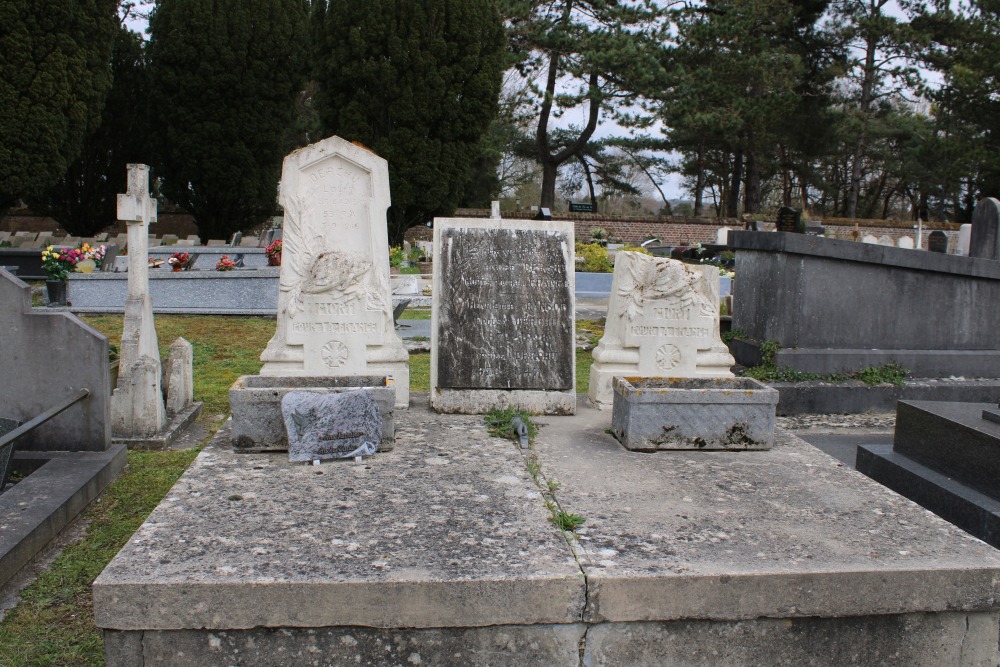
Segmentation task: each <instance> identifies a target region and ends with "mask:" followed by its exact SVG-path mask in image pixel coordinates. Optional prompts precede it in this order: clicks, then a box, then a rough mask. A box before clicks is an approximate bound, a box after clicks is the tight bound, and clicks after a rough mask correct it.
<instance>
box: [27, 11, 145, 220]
mask: <svg viewBox="0 0 1000 667" xmlns="http://www.w3.org/2000/svg"><path fill="white" fill-rule="evenodd" d="M111 73H112V75H113V78H114V84H113V85H112V86H111V90H110V92H108V95H107V98H106V100H105V104H104V111H103V112H102V114H101V121H100V125H99V126H98V127H97V129H96V130H95V131H94V132H93V133H92V134H91V135H90V136H89V137H87V139H86V140H85V141H84V144H83V149H82V151H81V153H80V157H78V158H77V159H76V160H74V161H73V162H72V163H71V164H70V166H69V169H67V171H66V173H65V174H63V176H62V178H60V179H59V181H58V182H57V183H56V184H55V185H54V186H53V187H51V188H49V189H48V190H47V191H46V192H45V193H44V195H42V196H39V197H30V198H29V199H28V203H29V205H30V206H31V209H32V210H33V211H34V212H35V213H38V214H40V215H46V216H48V217H50V218H53V219H54V220H55V221H56V222H58V223H59V224H60V225H61V226H62V227H63V229H65V230H66V231H67V232H69V233H70V234H72V235H74V236H93V235H94V234H97V233H98V232H100V231H101V230H102V229H104V228H105V227H108V226H109V225H112V224H114V222H115V220H117V218H118V215H117V208H118V207H117V195H118V193H120V192H125V188H126V187H127V183H126V180H127V179H126V177H127V165H128V163H130V162H142V163H146V164H148V163H149V162H150V156H149V152H148V142H147V141H146V139H147V137H148V134H149V133H148V131H147V124H146V121H147V118H146V95H147V93H148V86H147V84H146V72H145V66H144V61H143V52H142V38H141V37H140V36H139V35H137V34H135V33H133V32H132V31H130V30H129V29H128V28H126V27H124V26H122V27H120V28H119V29H118V34H117V37H116V39H115V44H114V49H113V50H112V56H111Z"/></svg>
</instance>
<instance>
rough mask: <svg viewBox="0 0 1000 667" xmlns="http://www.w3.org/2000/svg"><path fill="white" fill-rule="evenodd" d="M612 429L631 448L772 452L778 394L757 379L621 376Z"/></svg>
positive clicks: (616, 392)
mask: <svg viewBox="0 0 1000 667" xmlns="http://www.w3.org/2000/svg"><path fill="white" fill-rule="evenodd" d="M612 384H613V387H614V403H613V407H612V415H611V430H612V431H613V433H614V436H615V437H616V438H618V441H619V442H621V443H622V445H624V447H625V448H626V449H630V450H635V451H656V450H660V449H732V450H739V449H770V448H771V444H772V442H773V441H774V412H775V407H776V406H777V404H778V392H777V391H776V390H774V389H771V388H769V387H767V386H766V385H763V384H761V383H760V382H758V381H756V380H754V379H752V378H662V377H660V378H657V377H653V378H648V377H646V378H643V377H616V378H614V380H613V382H612Z"/></svg>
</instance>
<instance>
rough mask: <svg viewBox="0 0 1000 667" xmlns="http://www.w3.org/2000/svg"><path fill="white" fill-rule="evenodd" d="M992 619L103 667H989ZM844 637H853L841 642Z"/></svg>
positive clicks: (698, 627)
mask: <svg viewBox="0 0 1000 667" xmlns="http://www.w3.org/2000/svg"><path fill="white" fill-rule="evenodd" d="M997 625H998V619H997V614H996V613H988V612H983V613H976V614H966V613H959V612H954V613H948V612H945V613H941V614H896V615H892V616H861V617H848V618H796V619H777V618H761V619H755V620H752V621H740V622H728V623H727V622H722V623H720V622H714V621H698V620H692V621H674V622H668V623H601V624H597V625H588V624H584V623H575V624H568V625H507V626H496V627H486V628H435V629H429V630H413V629H393V630H382V629H376V628H360V627H353V628H352V627H346V628H310V629H303V628H282V629H280V630H276V629H270V628H255V629H252V630H227V631H222V632H219V631H212V630H175V631H170V630H166V631H164V630H147V631H145V632H141V631H105V632H104V645H105V650H106V652H107V664H108V666H109V667H135V666H143V665H154V664H160V661H162V660H164V659H166V658H168V659H169V663H170V664H171V665H173V666H174V667H202V665H229V664H232V665H235V664H239V665H241V666H243V667H265V666H270V665H278V664H280V665H309V664H314V661H315V660H316V656H317V655H322V656H323V661H324V664H330V665H348V664H364V665H406V664H413V665H420V664H430V665H487V664H488V665H493V666H495V667H505V666H509V667H522V666H531V665H538V666H539V667H550V666H552V667H559V666H564V667H578V666H579V665H581V664H583V665H592V666H594V667H612V666H615V665H640V666H645V665H648V666H651V667H652V666H654V665H655V666H658V665H668V664H669V665H705V666H709V665H711V666H712V667H737V666H739V667H743V666H744V665H773V666H775V667H799V666H800V665H811V664H816V658H817V656H820V655H821V656H823V660H822V662H823V664H827V665H887V666H888V665H897V666H900V667H904V666H905V667H921V666H925V667H937V666H938V665H968V666H970V667H971V666H972V665H988V664H993V662H994V661H995V660H996V658H997V651H996V650H995V647H994V646H993V644H995V643H996V633H997ZM845 637H853V638H854V639H853V640H852V641H845V640H844V638H845Z"/></svg>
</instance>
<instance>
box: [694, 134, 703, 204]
mask: <svg viewBox="0 0 1000 667" xmlns="http://www.w3.org/2000/svg"><path fill="white" fill-rule="evenodd" d="M695 169H696V171H695V176H694V179H695V180H694V215H695V217H698V216H700V215H701V209H702V196H703V195H702V190H704V189H705V142H701V143H700V144H698V162H697V164H696V165H695Z"/></svg>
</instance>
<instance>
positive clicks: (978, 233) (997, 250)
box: [969, 197, 1000, 260]
mask: <svg viewBox="0 0 1000 667" xmlns="http://www.w3.org/2000/svg"><path fill="white" fill-rule="evenodd" d="M969 256H970V257H982V258H983V259H997V260H1000V200H997V199H994V198H993V197H986V198H985V199H980V200H979V203H978V204H976V208H975V210H974V211H973V212H972V238H971V239H970V240H969Z"/></svg>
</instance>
